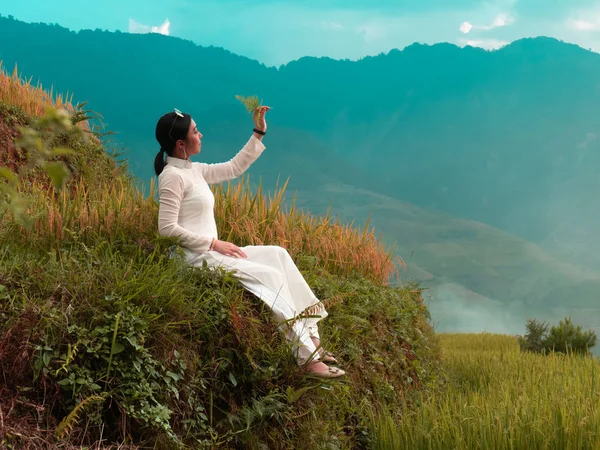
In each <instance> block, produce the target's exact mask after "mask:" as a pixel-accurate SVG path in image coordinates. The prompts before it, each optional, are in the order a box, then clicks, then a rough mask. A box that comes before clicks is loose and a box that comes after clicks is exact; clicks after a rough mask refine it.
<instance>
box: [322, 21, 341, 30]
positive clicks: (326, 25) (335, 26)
mask: <svg viewBox="0 0 600 450" xmlns="http://www.w3.org/2000/svg"><path fill="white" fill-rule="evenodd" d="M321 26H322V27H323V29H324V30H330V31H343V30H344V25H342V24H341V23H337V22H322V23H321Z"/></svg>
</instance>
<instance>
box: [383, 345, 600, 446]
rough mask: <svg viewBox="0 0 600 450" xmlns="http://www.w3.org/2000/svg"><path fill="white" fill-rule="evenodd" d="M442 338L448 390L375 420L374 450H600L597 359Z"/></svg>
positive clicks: (599, 369)
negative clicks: (399, 415) (399, 413)
mask: <svg viewBox="0 0 600 450" xmlns="http://www.w3.org/2000/svg"><path fill="white" fill-rule="evenodd" d="M440 339H441V343H442V355H443V366H444V368H445V373H446V377H447V384H446V387H445V389H444V391H442V392H441V393H439V394H437V395H433V396H429V397H427V398H425V397H423V398H422V402H421V404H420V405H419V407H417V408H415V409H413V410H407V411H406V412H405V413H404V415H403V417H402V418H401V419H397V418H396V419H394V418H393V416H392V415H391V414H389V413H386V414H383V415H382V416H381V417H379V418H377V419H374V421H373V423H374V425H373V426H374V430H375V431H374V434H375V435H376V439H375V448H378V449H392V448H410V449H415V450H417V449H442V448H452V449H457V450H461V449H480V448H486V449H487V448H490V449H558V448H560V449H565V450H568V449H596V448H600V432H599V431H598V430H600V409H599V408H598V403H599V401H600V386H599V376H600V365H599V362H598V360H597V359H595V358H593V357H579V356H574V355H564V354H551V355H548V356H543V355H539V354H532V353H522V352H520V350H519V347H518V344H517V340H516V339H515V338H514V337H512V336H504V335H491V334H464V335H461V334H448V335H441V337H440Z"/></svg>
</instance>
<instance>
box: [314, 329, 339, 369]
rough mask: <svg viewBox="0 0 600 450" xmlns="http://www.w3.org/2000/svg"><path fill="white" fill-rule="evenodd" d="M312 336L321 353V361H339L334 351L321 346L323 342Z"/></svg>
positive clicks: (335, 362) (334, 362)
mask: <svg viewBox="0 0 600 450" xmlns="http://www.w3.org/2000/svg"><path fill="white" fill-rule="evenodd" d="M310 338H311V340H312V341H313V344H315V347H317V349H318V350H317V352H318V353H319V358H320V359H321V361H323V362H324V363H333V364H337V363H338V360H337V359H335V356H333V353H331V352H328V351H326V350H324V349H323V347H319V345H321V342H320V341H319V340H318V339H317V338H316V337H312V336H311V337H310Z"/></svg>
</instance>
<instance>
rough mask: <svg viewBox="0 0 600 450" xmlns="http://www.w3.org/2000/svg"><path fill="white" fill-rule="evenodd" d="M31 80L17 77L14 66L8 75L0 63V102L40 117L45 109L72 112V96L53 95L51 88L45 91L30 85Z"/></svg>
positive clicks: (38, 86)
mask: <svg viewBox="0 0 600 450" xmlns="http://www.w3.org/2000/svg"><path fill="white" fill-rule="evenodd" d="M31 81H32V78H30V79H29V80H23V79H21V77H20V76H19V72H18V68H17V66H16V65H15V68H14V70H13V73H12V75H9V74H8V73H7V72H6V71H5V70H4V67H3V66H2V62H1V61H0V102H3V103H5V104H7V105H11V106H13V107H16V108H19V109H21V110H22V111H24V112H25V113H26V114H28V115H30V116H34V117H41V116H43V115H44V112H45V110H46V108H47V107H55V108H65V109H66V110H68V111H73V110H74V108H73V105H72V101H73V96H72V95H71V96H69V95H62V94H58V93H54V90H53V89H52V88H51V89H50V90H49V91H48V90H45V89H44V88H43V86H42V85H41V84H40V83H38V84H37V85H35V86H34V85H32V84H31Z"/></svg>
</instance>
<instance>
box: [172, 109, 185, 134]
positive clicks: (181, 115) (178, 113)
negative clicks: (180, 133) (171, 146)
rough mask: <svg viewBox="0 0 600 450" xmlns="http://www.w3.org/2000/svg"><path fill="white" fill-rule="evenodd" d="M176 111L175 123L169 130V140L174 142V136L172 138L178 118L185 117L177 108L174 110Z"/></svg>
mask: <svg viewBox="0 0 600 450" xmlns="http://www.w3.org/2000/svg"><path fill="white" fill-rule="evenodd" d="M174 111H175V119H173V123H172V124H171V129H170V130H169V139H171V140H173V136H171V131H173V127H174V126H175V122H176V121H177V118H178V117H183V113H182V112H181V111H179V110H178V109H177V108H175V109H174Z"/></svg>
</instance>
